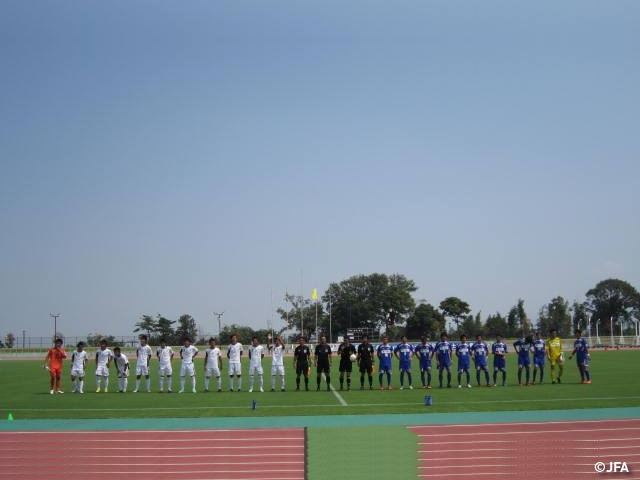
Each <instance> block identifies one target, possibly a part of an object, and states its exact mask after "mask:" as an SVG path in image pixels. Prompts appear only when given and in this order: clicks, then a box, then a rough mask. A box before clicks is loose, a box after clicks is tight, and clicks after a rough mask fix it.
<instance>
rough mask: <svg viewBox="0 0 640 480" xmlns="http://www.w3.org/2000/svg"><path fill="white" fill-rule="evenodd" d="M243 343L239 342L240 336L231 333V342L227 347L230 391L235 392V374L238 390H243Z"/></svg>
mask: <svg viewBox="0 0 640 480" xmlns="http://www.w3.org/2000/svg"><path fill="white" fill-rule="evenodd" d="M243 351H244V350H243V349H242V344H241V343H240V342H238V336H237V335H236V334H235V333H234V334H233V335H231V343H230V344H229V346H228V347H227V358H228V359H229V391H230V392H233V376H234V375H235V376H236V378H237V379H238V391H239V392H240V391H242V364H241V363H240V359H241V358H242V353H243Z"/></svg>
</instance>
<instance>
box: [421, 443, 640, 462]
mask: <svg viewBox="0 0 640 480" xmlns="http://www.w3.org/2000/svg"><path fill="white" fill-rule="evenodd" d="M632 448H636V447H634V446H633V445H628V446H623V447H564V448H558V447H543V448H536V449H535V451H536V452H539V451H540V450H592V451H593V450H596V451H600V450H614V449H615V450H620V449H622V450H625V449H629V450H631V449H632ZM500 450H503V451H516V452H520V451H522V447H514V448H501V449H500ZM530 450H533V449H530ZM473 451H474V452H495V451H496V449H495V448H474V449H473ZM450 452H460V449H449V450H428V453H450ZM435 460H437V459H435Z"/></svg>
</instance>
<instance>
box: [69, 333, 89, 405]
mask: <svg viewBox="0 0 640 480" xmlns="http://www.w3.org/2000/svg"><path fill="white" fill-rule="evenodd" d="M86 368H87V352H85V351H84V342H78V346H77V349H76V351H75V352H73V353H72V354H71V383H72V384H73V393H84V371H85V370H86Z"/></svg>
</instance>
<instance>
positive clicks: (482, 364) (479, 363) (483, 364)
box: [474, 358, 487, 370]
mask: <svg viewBox="0 0 640 480" xmlns="http://www.w3.org/2000/svg"><path fill="white" fill-rule="evenodd" d="M474 363H475V364H476V370H486V369H487V359H486V358H483V359H482V360H474Z"/></svg>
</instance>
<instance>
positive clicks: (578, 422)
mask: <svg viewBox="0 0 640 480" xmlns="http://www.w3.org/2000/svg"><path fill="white" fill-rule="evenodd" d="M617 398H621V397H617ZM625 398H627V397H625ZM628 398H636V397H628ZM637 398H640V397H637ZM570 400H578V399H577V398H574V399H570ZM630 420H631V421H639V420H640V419H637V418H612V419H603V420H570V421H564V420H562V421H561V420H555V421H554V420H552V421H548V422H547V421H538V422H507V423H509V425H540V424H543V423H544V424H553V425H576V424H584V423H612V422H624V423H627V422H629V421H630ZM487 426H491V427H495V423H473V424H468V423H452V424H447V427H487ZM433 427H434V425H409V426H408V427H407V428H433Z"/></svg>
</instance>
